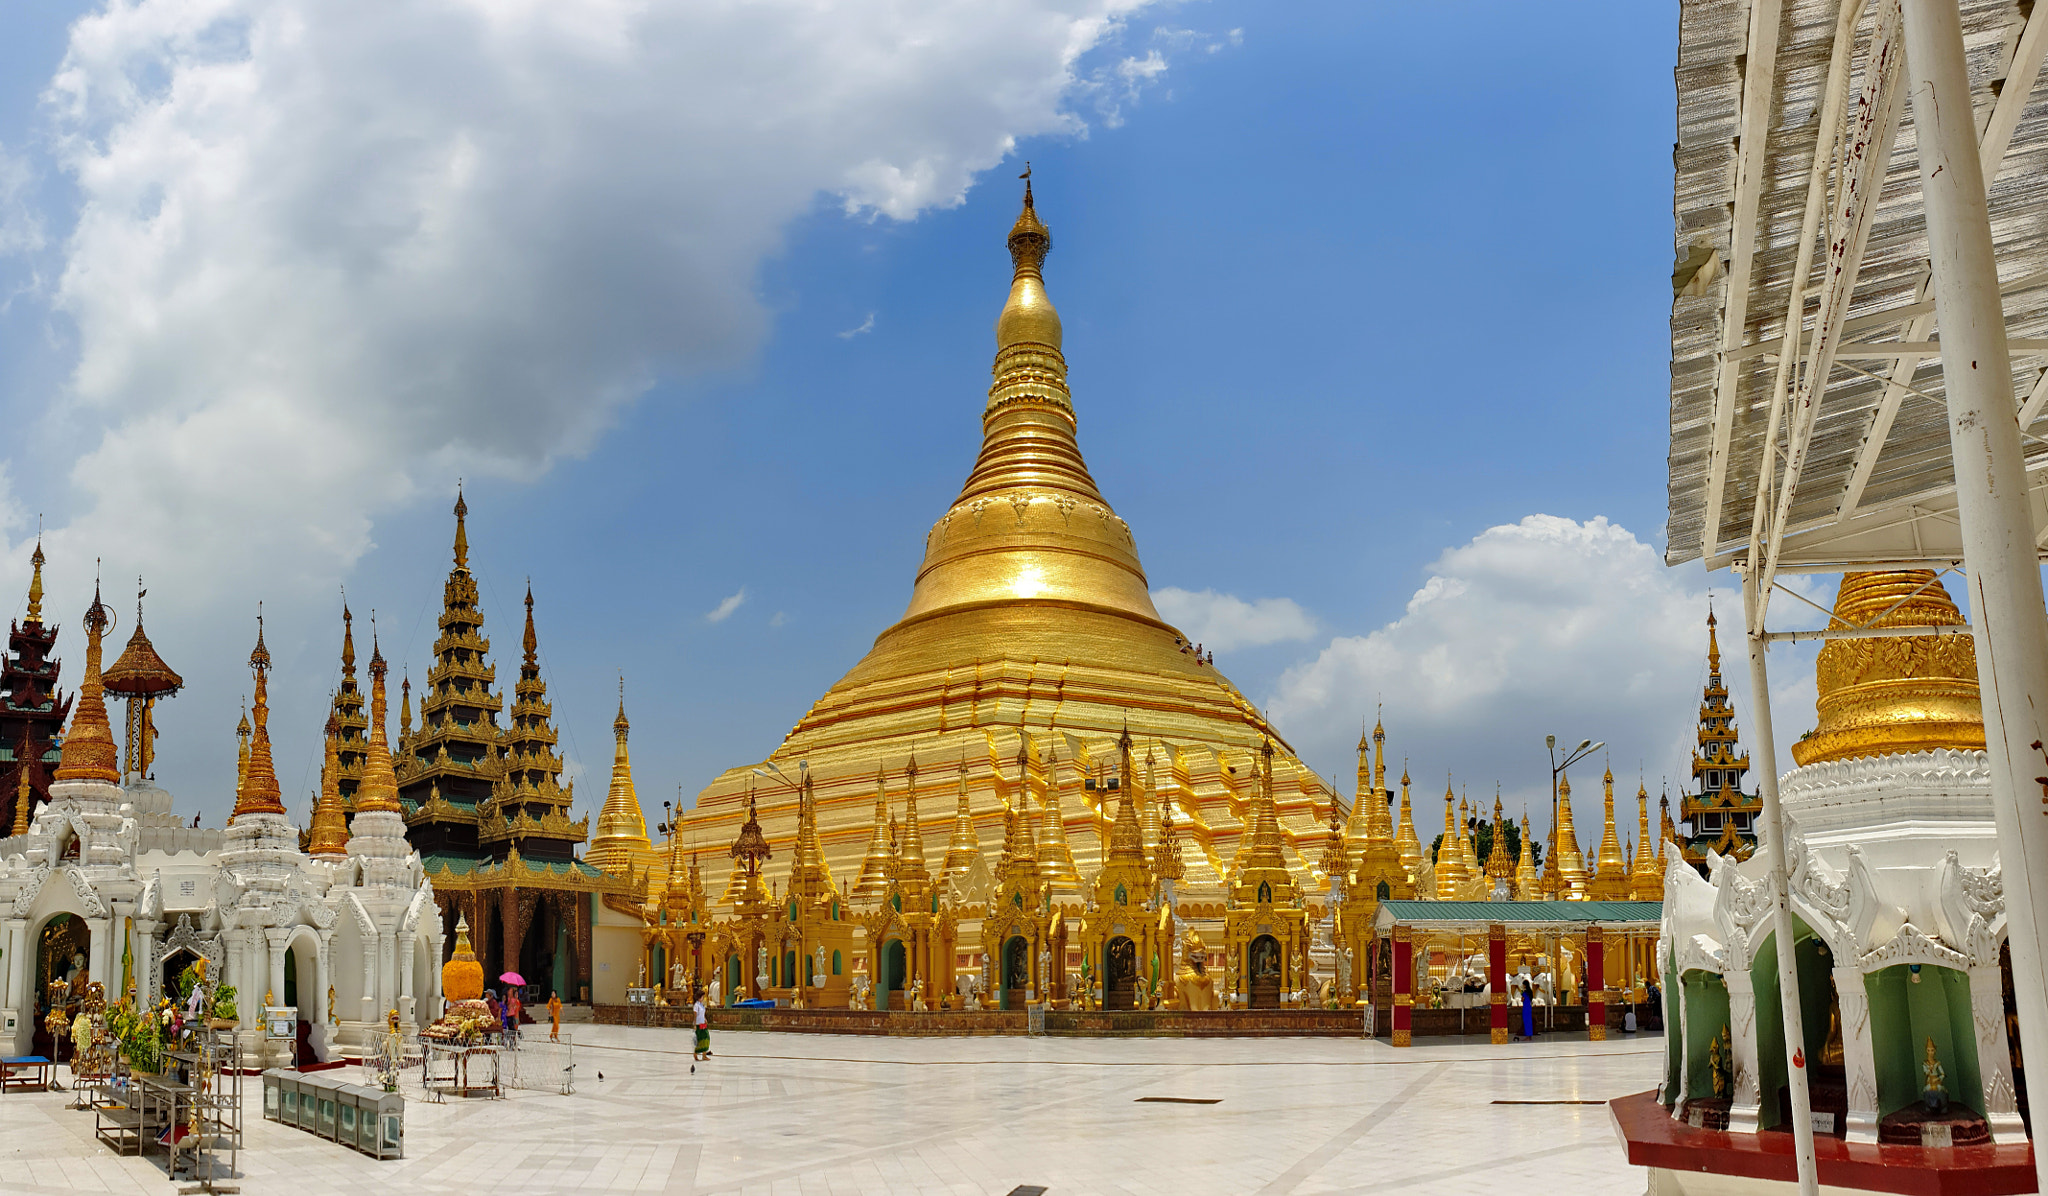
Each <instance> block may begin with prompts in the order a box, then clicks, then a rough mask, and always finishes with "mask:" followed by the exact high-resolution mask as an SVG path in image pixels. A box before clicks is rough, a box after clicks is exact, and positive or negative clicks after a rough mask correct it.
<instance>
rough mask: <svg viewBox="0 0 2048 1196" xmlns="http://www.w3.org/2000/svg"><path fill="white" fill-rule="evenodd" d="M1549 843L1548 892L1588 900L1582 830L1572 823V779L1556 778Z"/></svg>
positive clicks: (1564, 898)
mask: <svg viewBox="0 0 2048 1196" xmlns="http://www.w3.org/2000/svg"><path fill="white" fill-rule="evenodd" d="M1554 834H1555V838H1553V839H1552V840H1551V844H1550V864H1549V870H1548V874H1547V875H1546V876H1545V877H1544V882H1545V886H1544V887H1545V889H1546V895H1547V896H1549V897H1550V898H1551V899H1552V900H1555V901H1584V900H1585V899H1586V857H1585V856H1584V855H1583V854H1581V853H1580V851H1579V831H1578V828H1577V827H1576V826H1574V825H1572V779H1571V777H1569V776H1561V777H1559V778H1557V826H1556V828H1555V831H1554Z"/></svg>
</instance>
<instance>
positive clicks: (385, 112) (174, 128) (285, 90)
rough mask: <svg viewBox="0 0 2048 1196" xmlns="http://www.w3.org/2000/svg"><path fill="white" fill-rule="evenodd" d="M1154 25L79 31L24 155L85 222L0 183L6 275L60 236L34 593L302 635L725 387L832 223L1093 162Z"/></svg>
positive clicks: (1106, 19)
mask: <svg viewBox="0 0 2048 1196" xmlns="http://www.w3.org/2000/svg"><path fill="white" fill-rule="evenodd" d="M1147 2H1148V0H973V2H972V3H963V2H960V0H905V2H903V3H892V4H886V5H876V4H864V3H857V2H846V3H820V2H816V0H761V2H759V3H750V4H702V3H691V2H689V0H634V2H622V0H548V2H546V3H542V2H539V0H508V2H503V3H490V4H484V3H477V2H475V0H351V2H350V3H346V4H333V3H323V2H319V0H102V3H101V4H99V5H97V6H96V7H95V8H94V9H93V11H91V12H89V13H88V14H87V15H85V16H83V17H81V18H80V19H79V20H78V21H77V22H76V23H75V24H74V25H73V26H72V28H71V30H70V37H69V42H68V45H67V47H66V50H65V54H64V57H63V59H62V62H61V64H59V65H57V67H56V69H55V72H54V76H53V77H52V78H51V80H50V81H49V83H48V85H47V87H46V89H45V93H44V111H45V113H46V114H47V121H48V124H47V127H46V128H44V129H42V130H40V131H39V135H38V136H37V137H35V138H32V139H30V141H29V142H28V143H29V144H34V145H37V146H41V147H45V148H44V149H43V150H42V151H41V152H42V153H43V155H44V159H45V160H44V161H43V162H42V164H41V165H40V166H39V167H37V169H48V170H50V171H54V172H57V173H59V174H61V175H63V176H65V177H67V178H68V179H69V180H70V181H71V183H72V184H74V188H75V196H76V202H77V204H78V207H77V209H76V210H75V211H73V212H63V213H43V212H37V211H33V210H30V209H28V208H26V207H25V206H24V205H25V204H27V202H28V197H29V196H30V195H31V194H32V189H31V188H30V187H29V185H28V184H29V181H30V180H31V178H32V177H33V173H32V171H31V167H30V165H29V164H27V163H26V162H25V160H23V159H22V158H21V157H20V154H19V152H18V150H16V149H10V150H7V151H5V152H4V153H0V251H5V250H12V251H15V252H28V251H30V250H33V249H34V248H35V247H36V246H37V245H38V244H41V243H43V242H45V241H46V240H57V241H59V242H61V248H60V249H58V250H57V252H58V253H60V255H61V261H59V262H58V263H57V267H58V268H57V271H56V273H55V275H54V281H53V282H51V283H49V284H47V286H48V289H47V290H45V291H44V292H43V293H42V294H41V295H40V296H39V298H40V299H41V300H42V301H46V302H48V303H49V304H50V305H51V306H52V307H53V309H54V310H55V311H56V312H58V313H59V314H61V315H63V316H66V317H68V319H69V320H70V322H71V324H72V326H73V328H74V330H75V344H76V347H77V361H76V365H75V369H74V370H73V372H72V375H71V378H70V384H69V386H68V388H67V390H66V393H64V394H63V395H60V396H55V401H47V400H49V399H50V396H36V397H35V398H34V399H33V400H31V401H30V403H29V406H30V407H31V408H32V410H33V412H34V414H36V415H37V416H42V417H44V418H43V420H42V422H41V423H40V424H36V425H34V426H35V428H36V429H37V433H38V434H39V435H41V436H43V437H44V438H45V439H46V440H48V441H49V443H50V445H51V446H52V447H51V449H50V450H49V451H48V452H45V453H43V454H42V457H43V459H46V460H47V459H51V458H52V457H54V458H55V459H57V460H60V461H62V460H70V461H73V462H75V464H74V465H73V466H72V468H71V469H70V471H69V481H70V483H71V491H70V493H69V494H68V495H66V496H64V500H63V501H62V502H60V503H55V504H52V507H51V508H46V509H51V510H52V513H53V514H56V513H57V512H58V511H63V512H64V513H63V514H62V515H61V516H60V517H58V518H55V519H53V520H52V526H51V529H50V531H49V533H48V536H47V540H48V542H49V548H50V552H51V555H52V559H53V560H58V559H61V560H64V561H67V562H71V567H70V569H69V573H68V574H67V576H71V577H76V575H78V574H79V573H81V572H82V571H83V570H82V568H80V567H79V566H78V565H77V562H81V561H90V560H92V559H94V558H97V557H104V558H105V559H106V560H107V561H108V562H109V566H110V567H112V568H115V569H117V570H118V571H119V572H120V573H122V574H133V573H136V572H140V573H143V574H146V575H147V576H148V577H149V578H150V582H151V585H152V587H153V590H154V593H155V594H157V595H158V596H160V599H161V601H162V603H163V604H164V606H163V608H162V609H163V610H164V612H165V613H164V615H163V617H164V618H165V619H167V620H169V619H176V618H178V617H179V614H180V612H181V610H182V611H186V612H190V611H195V610H206V609H213V608H214V607H215V606H216V604H218V603H219V602H221V601H223V600H227V599H232V600H235V601H240V600H243V599H247V601H248V602H249V603H250V605H251V608H252V609H253V603H254V599H255V597H256V593H255V591H256V590H257V589H258V588H260V589H262V590H263V592H264V594H265V596H267V597H268V598H269V599H270V600H271V603H272V606H271V610H272V612H273V614H276V615H278V616H280V619H279V620H277V621H278V622H279V623H280V624H283V623H288V622H290V621H291V616H292V613H293V611H294V608H295V604H297V603H300V602H307V603H310V602H313V601H317V602H318V603H319V607H318V610H319V615H318V620H319V623H320V624H321V625H323V626H324V625H325V624H326V623H327V622H329V621H331V615H329V614H328V613H327V610H326V607H327V605H328V604H329V599H328V595H329V594H330V593H331V587H332V585H333V583H334V582H335V581H336V580H338V579H339V578H341V577H342V576H344V575H345V574H346V572H347V570H348V569H349V567H350V566H351V565H353V563H354V562H355V561H356V560H357V559H358V558H359V557H360V556H361V555H362V554H363V553H364V552H365V551H367V550H368V549H369V548H370V546H371V545H372V543H373V539H372V533H373V527H374V521H375V520H376V519H377V518H378V517H379V516H380V515H382V514H385V513H387V512H390V511H392V510H394V509H396V508H399V507H401V506H404V505H407V504H409V503H411V502H413V501H414V500H415V499H416V498H418V497H419V496H421V495H422V494H427V495H431V496H432V497H433V498H434V500H435V501H436V502H440V501H445V499H444V498H443V497H442V496H443V495H445V494H446V492H447V491H448V489H450V483H452V482H453V480H454V479H455V477H456V476H458V475H459V474H463V473H467V474H468V475H470V476H480V475H490V476H499V477H512V478H520V479H525V478H531V477H534V476H536V475H538V474H539V473H540V472H542V471H544V470H545V469H546V468H547V467H548V466H549V464H550V463H551V462H552V461H554V460H556V459H558V458H560V457H561V456H563V455H574V454H578V453H581V452H583V451H585V450H587V449H588V448H589V447H590V446H591V445H592V444H593V443H594V442H595V441H596V439H597V438H598V437H599V436H601V435H602V434H603V432H604V430H605V429H606V428H607V427H608V426H609V425H610V424H611V423H612V421H613V420H615V419H616V417H617V415H618V413H619V411H620V409H621V408H622V407H623V406H624V405H625V404H627V403H630V402H632V401H633V400H635V399H636V398H637V397H639V396H640V395H641V394H643V393H644V392H646V391H647V390H648V389H649V387H650V386H651V385H652V383H653V382H654V380H655V379H657V378H659V377H664V376H668V377H687V376H689V375H692V374H694V373H699V372H702V371H704V370H709V369H719V368H725V367H729V366H732V365H734V364H736V363H739V362H743V361H744V360H746V359H747V358H748V357H749V355H751V354H752V353H753V352H754V351H755V350H756V349H758V348H759V346H760V345H761V343H762V341H763V339H764V338H765V336H766V333H767V329H768V325H769V314H768V312H767V310H766V309H765V307H764V305H763V304H762V302H761V301H760V299H759V297H758V295H757V293H756V286H757V276H758V272H759V267H760V265H761V263H762V262H763V260H764V259H766V258H767V257H769V256H771V255H773V254H775V253H776V252H778V251H779V250H780V249H781V247H782V241H783V237H784V231H785V229H786V228H787V227H788V226H789V224H790V223H791V222H792V221H793V220H795V219H797V218H799V217H801V216H804V215H806V214H808V213H810V212H812V211H814V210H815V209H816V205H817V203H818V201H819V199H820V197H821V196H822V197H826V198H828V199H829V200H831V201H832V202H835V203H837V204H838V205H840V206H842V207H843V208H845V209H846V210H848V211H849V212H852V213H855V214H857V215H865V216H868V217H872V216H875V215H880V216H885V217H888V218H891V219H897V220H908V219H912V218H914V217H916V216H917V215H918V214H919V213H920V212H922V211H925V210H927V209H930V208H932V207H935V206H945V205H950V204H953V203H956V202H958V201H959V199H960V198H961V197H962V195H963V194H964V193H965V191H966V189H967V188H968V187H969V186H970V185H971V183H972V182H973V181H974V180H975V178H976V177H977V175H978V174H979V173H980V172H982V171H985V170H987V169H989V168H991V167H993V166H995V165H996V164H998V163H999V162H1001V161H1002V160H1003V159H1004V157H1005V156H1006V155H1008V154H1009V153H1010V152H1011V150H1012V149H1013V148H1014V146H1015V145H1016V143H1017V142H1018V141H1019V139H1022V138H1028V137H1032V136H1041V135H1046V134H1062V133H1065V134H1078V133H1081V132H1083V131H1084V125H1083V122H1082V121H1081V119H1080V118H1079V117H1077V116H1076V115H1075V112H1074V107H1075V106H1079V107H1080V108H1082V109H1086V108H1088V107H1089V106H1090V105H1091V104H1092V103H1093V102H1094V100H1095V97H1096V92H1097V91H1098V90H1099V89H1098V87H1097V84H1096V79H1097V76H1098V75H1099V74H1100V73H1101V72H1102V71H1104V70H1107V69H1109V68H1108V67H1107V66H1106V65H1104V63H1105V62H1106V61H1113V60H1114V59H1115V58H1116V57H1117V55H1118V51H1117V45H1118V43H1119V41H1120V39H1121V38H1122V36H1123V32H1124V24H1125V21H1126V20H1127V18H1128V17H1129V16H1130V15H1131V14H1132V13H1133V12H1135V11H1137V10H1138V9H1140V8H1142V7H1144V5H1145V4H1146V3H1147ZM1152 77H1156V72H1155V73H1154V76H1152ZM1131 82H1132V84H1133V85H1135V83H1137V82H1140V81H1138V80H1133V81H1131ZM65 230H68V231H65ZM24 422H25V423H26V421H24ZM23 451H29V449H28V448H26V447H25V448H24V449H23ZM0 530H4V531H6V532H8V533H9V539H10V540H11V541H12V542H10V543H6V544H0V584H4V585H6V586H7V588H8V589H9V590H12V591H14V592H19V587H20V586H22V585H25V584H26V581H27V578H26V568H25V564H24V559H25V557H26V556H27V549H26V546H25V544H23V543H21V542H20V539H19V538H20V537H21V536H23V535H25V534H26V533H27V532H28V531H29V530H30V529H28V528H26V527H24V526H23V524H22V522H21V521H20V520H19V519H16V520H14V521H13V522H12V523H11V524H9V525H8V526H6V527H5V528H0ZM57 584H59V583H58V581H57V580H56V579H53V585H57ZM62 585H63V586H64V587H68V589H76V588H77V587H76V586H75V585H74V584H72V583H71V582H68V581H67V582H63V583H62ZM53 601H59V602H61V609H63V610H65V611H66V612H67V613H68V612H71V611H75V610H76V609H79V608H81V607H82V606H83V604H84V597H83V594H69V593H68V592H67V593H63V594H59V595H56V596H54V597H53ZM302 613H304V614H306V615H307V616H308V617H309V618H310V617H311V609H310V608H309V609H306V610H305V611H303V612H302ZM206 655H208V656H213V657H218V658H222V659H230V658H231V657H228V656H227V655H226V654H225V653H223V652H215V651H208V652H207V653H206ZM193 680H194V682H195V692H200V691H203V689H204V682H205V680H206V678H201V677H194V678H193ZM213 680H215V681H218V682H221V683H223V685H224V684H226V683H228V682H229V681H231V680H232V678H231V677H229V676H227V675H223V676H221V677H217V678H214V679H213ZM224 700H225V698H224V696H223V701H224Z"/></svg>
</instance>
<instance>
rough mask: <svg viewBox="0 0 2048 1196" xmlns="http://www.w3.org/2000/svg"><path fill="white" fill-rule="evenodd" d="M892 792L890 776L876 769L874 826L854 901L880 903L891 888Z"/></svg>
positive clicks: (861, 865) (851, 895)
mask: <svg viewBox="0 0 2048 1196" xmlns="http://www.w3.org/2000/svg"><path fill="white" fill-rule="evenodd" d="M889 858H890V851H889V789H888V775H887V774H886V773H884V772H883V770H882V768H881V767H880V766H879V765H877V766H876V768H875V823H874V826H873V828H871V829H870V830H869V832H868V851H867V855H866V856H864V857H862V859H861V862H860V878H859V879H858V880H856V881H854V882H853V892H852V893H850V894H848V896H849V897H850V898H851V899H852V900H854V901H860V902H868V901H880V900H881V899H882V894H883V893H884V892H886V891H887V890H888V888H889Z"/></svg>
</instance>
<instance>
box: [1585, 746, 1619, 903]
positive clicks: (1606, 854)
mask: <svg viewBox="0 0 2048 1196" xmlns="http://www.w3.org/2000/svg"><path fill="white" fill-rule="evenodd" d="M1603 784H1604V785H1605V786H1606V791H1607V806H1606V814H1605V822H1604V823H1603V825H1602V826H1601V829H1600V854H1599V856H1598V857H1597V858H1596V859H1595V861H1594V868H1593V883H1592V886H1591V888H1590V890H1589V893H1590V895H1591V896H1592V897H1593V898H1594V899H1595V900H1598V901H1622V900H1626V899H1627V897H1628V892H1629V866H1628V865H1629V861H1628V856H1626V855H1624V854H1623V853H1622V850H1621V834H1620V828H1619V827H1618V826H1617V825H1616V824H1615V821H1614V770H1613V769H1612V768H1609V769H1608V770H1607V775H1606V776H1605V777H1604V778H1603Z"/></svg>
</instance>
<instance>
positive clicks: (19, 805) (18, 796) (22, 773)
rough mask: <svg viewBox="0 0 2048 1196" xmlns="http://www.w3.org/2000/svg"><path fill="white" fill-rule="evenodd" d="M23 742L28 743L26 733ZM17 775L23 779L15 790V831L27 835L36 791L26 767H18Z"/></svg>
mask: <svg viewBox="0 0 2048 1196" xmlns="http://www.w3.org/2000/svg"><path fill="white" fill-rule="evenodd" d="M22 743H23V744H24V745H26V744H27V743H28V737H27V736H26V735H24V736H23V737H22ZM25 758H26V757H22V756H17V757H16V759H25ZM15 775H16V776H18V777H20V778H21V781H20V785H19V787H18V788H17V789H16V790H15V793H14V830H13V833H14V834H17V835H26V834H28V808H29V807H30V806H31V805H33V804H35V793H34V792H33V791H32V790H31V789H30V788H29V780H28V769H27V768H26V767H24V768H19V769H16V770H15Z"/></svg>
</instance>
